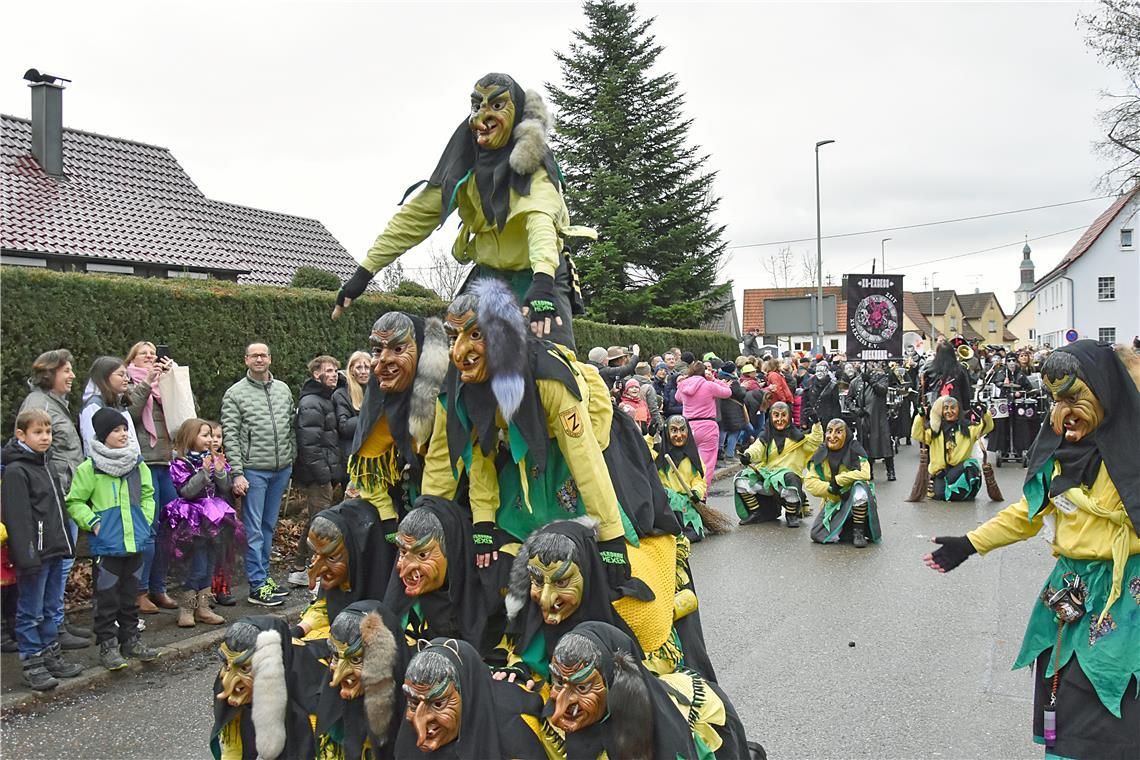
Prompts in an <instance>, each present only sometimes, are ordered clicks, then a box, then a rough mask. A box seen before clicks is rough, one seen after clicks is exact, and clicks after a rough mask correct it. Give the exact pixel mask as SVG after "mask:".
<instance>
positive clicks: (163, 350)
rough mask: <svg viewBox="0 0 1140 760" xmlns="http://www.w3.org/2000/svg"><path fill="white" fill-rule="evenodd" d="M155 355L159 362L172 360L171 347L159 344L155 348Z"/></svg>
mask: <svg viewBox="0 0 1140 760" xmlns="http://www.w3.org/2000/svg"><path fill="white" fill-rule="evenodd" d="M154 355H155V358H156V359H157V360H158V361H162V360H163V359H169V358H170V346H168V345H166V344H165V343H159V344H158V345H157V346H155V347H154Z"/></svg>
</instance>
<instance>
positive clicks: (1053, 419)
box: [1042, 352, 1104, 443]
mask: <svg viewBox="0 0 1140 760" xmlns="http://www.w3.org/2000/svg"><path fill="white" fill-rule="evenodd" d="M1079 367H1080V364H1079V363H1078V361H1077V359H1076V358H1075V357H1073V356H1071V355H1070V354H1068V353H1064V352H1056V353H1054V354H1051V355H1050V356H1049V358H1048V359H1047V360H1046V362H1045V366H1044V368H1043V370H1042V380H1043V381H1044V383H1045V387H1046V388H1048V389H1049V393H1051V394H1052V396H1053V401H1054V405H1053V411H1052V412H1051V413H1050V416H1049V422H1050V425H1051V426H1052V428H1053V432H1054V433H1056V434H1057V435H1059V436H1063V437H1064V439H1065V440H1066V441H1068V442H1069V443H1077V442H1078V441H1080V440H1081V439H1083V438H1085V437H1086V436H1088V435H1090V434H1092V432H1093V431H1094V430H1096V428H1097V427H1098V426H1099V425H1100V423H1101V422H1102V421H1103V420H1104V407H1103V406H1102V405H1101V403H1100V400H1099V399H1098V398H1097V397H1096V395H1095V394H1094V393H1093V392H1092V389H1091V388H1089V386H1088V384H1087V383H1085V381H1084V380H1083V379H1082V378H1081V377H1080V376H1079Z"/></svg>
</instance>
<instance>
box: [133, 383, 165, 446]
mask: <svg viewBox="0 0 1140 760" xmlns="http://www.w3.org/2000/svg"><path fill="white" fill-rule="evenodd" d="M149 373H150V370H148V369H147V368H146V367H136V366H135V365H134V364H128V365H127V374H128V375H130V376H131V382H132V383H145V382H146V376H147V375H148V374H149ZM156 401H157V402H158V403H159V404H161V403H162V394H161V393H159V391H158V378H155V381H154V382H153V383H151V384H150V395H149V396H147V397H146V403H145V404H144V405H143V410H142V425H143V428H144V429H145V430H146V432H147V433H149V434H150V445H151V448H154V447H155V446H156V445H158V430H157V428H155V426H154V402H156Z"/></svg>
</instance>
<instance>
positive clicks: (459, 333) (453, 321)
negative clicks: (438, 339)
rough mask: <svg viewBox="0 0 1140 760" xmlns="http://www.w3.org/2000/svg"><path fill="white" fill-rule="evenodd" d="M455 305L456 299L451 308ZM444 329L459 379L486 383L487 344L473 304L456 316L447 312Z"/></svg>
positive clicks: (466, 381) (457, 301)
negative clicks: (449, 342)
mask: <svg viewBox="0 0 1140 760" xmlns="http://www.w3.org/2000/svg"><path fill="white" fill-rule="evenodd" d="M457 303H459V300H458V299H457V300H456V302H455V303H453V304H452V306H453V307H454V306H455V305H456V304H457ZM460 308H462V307H460ZM444 328H445V329H446V330H447V336H448V338H449V339H450V341H451V361H452V363H453V364H454V365H455V368H456V369H457V370H459V379H460V380H462V381H463V382H465V383H485V382H487V379H488V373H487V360H486V352H487V344H486V342H485V341H484V339H483V331H482V330H480V329H479V323H478V321H477V320H476V317H475V309H474V304H472V308H469V309H465V310H464V311H463V312H461V313H458V314H457V313H454V312H453V311H451V310H448V313H447V321H446V322H445V323H444Z"/></svg>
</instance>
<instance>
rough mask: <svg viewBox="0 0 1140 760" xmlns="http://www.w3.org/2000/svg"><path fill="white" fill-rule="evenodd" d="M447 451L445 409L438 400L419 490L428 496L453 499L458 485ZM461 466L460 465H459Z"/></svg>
mask: <svg viewBox="0 0 1140 760" xmlns="http://www.w3.org/2000/svg"><path fill="white" fill-rule="evenodd" d="M450 456H451V455H450V454H449V453H448V449H447V408H446V407H445V406H444V405H443V404H441V403H440V402H439V401H438V400H437V401H436V402H435V423H434V424H433V426H432V431H431V442H430V443H429V444H428V450H427V454H425V455H424V477H423V481H422V484H421V488H420V490H421V491H422V492H423V493H425V494H427V495H428V496H440V497H442V498H444V499H451V500H454V499H455V489H456V487H457V486H458V483H457V482H456V480H455V474H454V473H453V472H452V469H451V462H449V461H448V459H449V458H450ZM461 466H462V464H461Z"/></svg>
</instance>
